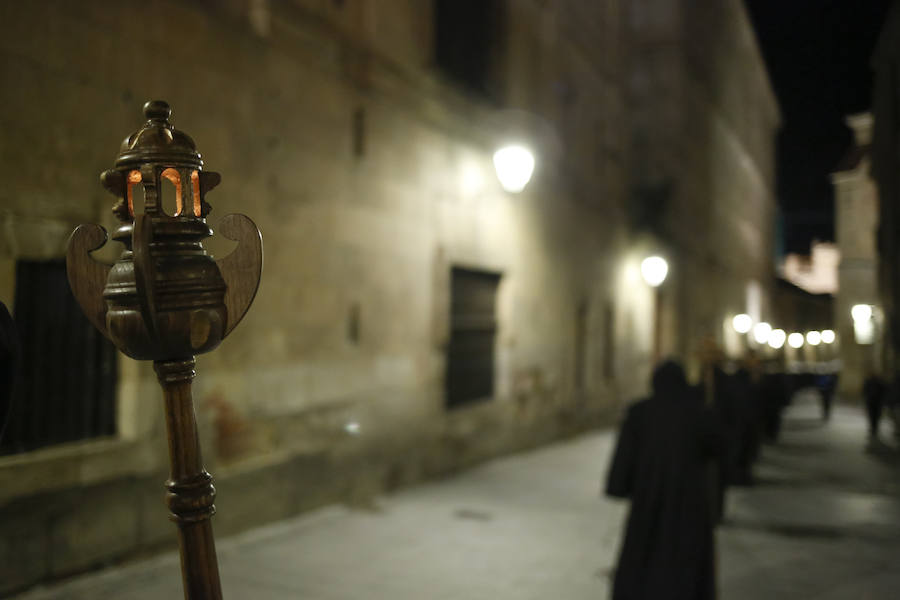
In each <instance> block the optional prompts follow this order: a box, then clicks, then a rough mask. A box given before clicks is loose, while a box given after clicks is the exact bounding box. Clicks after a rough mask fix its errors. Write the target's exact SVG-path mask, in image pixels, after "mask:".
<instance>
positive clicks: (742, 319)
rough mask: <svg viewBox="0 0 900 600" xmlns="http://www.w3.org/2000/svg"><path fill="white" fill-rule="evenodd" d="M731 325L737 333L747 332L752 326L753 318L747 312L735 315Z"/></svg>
mask: <svg viewBox="0 0 900 600" xmlns="http://www.w3.org/2000/svg"><path fill="white" fill-rule="evenodd" d="M731 326H732V327H734V330H735V331H737V332H738V333H747V332H748V331H750V330H751V329H752V328H753V318H752V317H751V316H750V315H747V314H740V315H735V317H734V318H733V319H732V320H731Z"/></svg>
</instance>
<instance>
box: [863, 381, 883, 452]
mask: <svg viewBox="0 0 900 600" xmlns="http://www.w3.org/2000/svg"><path fill="white" fill-rule="evenodd" d="M885 392H886V386H885V383H884V380H883V379H881V377H879V376H878V374H877V373H875V372H874V371H871V372H869V374H868V376H867V377H866V380H865V382H863V398H864V399H865V402H866V416H868V418H869V439H871V440H876V439H878V422H879V421H880V420H881V410H882V408H883V407H884V395H885Z"/></svg>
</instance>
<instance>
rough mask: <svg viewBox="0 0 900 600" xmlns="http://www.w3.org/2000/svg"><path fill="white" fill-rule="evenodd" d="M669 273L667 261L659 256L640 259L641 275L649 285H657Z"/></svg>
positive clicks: (660, 283)
mask: <svg viewBox="0 0 900 600" xmlns="http://www.w3.org/2000/svg"><path fill="white" fill-rule="evenodd" d="M668 274H669V263H667V262H666V259H664V258H663V257H661V256H648V257H647V258H645V259H644V260H643V261H641V277H643V278H644V281H645V282H646V283H647V285H649V286H650V287H654V288H655V287H659V286H660V285H662V282H663V281H665V280H666V275H668Z"/></svg>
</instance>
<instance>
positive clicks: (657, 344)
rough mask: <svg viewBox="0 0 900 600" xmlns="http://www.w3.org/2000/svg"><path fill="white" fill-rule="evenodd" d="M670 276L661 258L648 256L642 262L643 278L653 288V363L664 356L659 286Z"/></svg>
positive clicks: (667, 265) (664, 261) (666, 265)
mask: <svg viewBox="0 0 900 600" xmlns="http://www.w3.org/2000/svg"><path fill="white" fill-rule="evenodd" d="M668 274H669V263H667V262H666V259H664V258H663V257H661V256H648V257H647V258H645V259H644V260H642V261H641V277H643V278H644V281H645V282H646V284H647V285H649V286H650V287H651V288H653V362H654V363H655V362H658V361H659V359H660V356H661V354H662V317H661V313H662V293H661V290H660V289H659V286H660V285H662V282H663V281H665V280H666V275H668Z"/></svg>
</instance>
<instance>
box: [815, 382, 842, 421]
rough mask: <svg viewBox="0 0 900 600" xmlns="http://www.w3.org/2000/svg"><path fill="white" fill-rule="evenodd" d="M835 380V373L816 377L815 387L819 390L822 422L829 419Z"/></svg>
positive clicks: (835, 386) (835, 384) (835, 385)
mask: <svg viewBox="0 0 900 600" xmlns="http://www.w3.org/2000/svg"><path fill="white" fill-rule="evenodd" d="M837 378H838V376H837V374H836V373H825V374H822V375H818V376H817V377H816V387H817V388H818V389H819V398H820V400H821V402H822V420H823V421H828V420H829V419H831V405H832V403H833V402H834V392H835V389H836V388H837Z"/></svg>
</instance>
